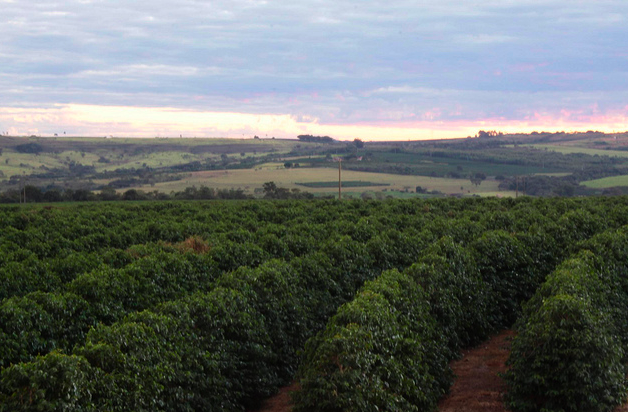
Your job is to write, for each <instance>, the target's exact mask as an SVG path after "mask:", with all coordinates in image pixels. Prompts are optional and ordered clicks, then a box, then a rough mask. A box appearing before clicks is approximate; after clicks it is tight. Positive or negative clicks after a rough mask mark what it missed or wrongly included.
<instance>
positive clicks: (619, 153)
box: [526, 144, 628, 157]
mask: <svg viewBox="0 0 628 412" xmlns="http://www.w3.org/2000/svg"><path fill="white" fill-rule="evenodd" d="M526 146H529V147H535V148H537V149H543V150H553V151H555V152H559V153H564V154H573V153H583V154H588V155H591V156H616V157H628V151H625V150H604V149H591V148H588V147H581V146H572V145H566V144H561V145H554V144H531V145H526Z"/></svg>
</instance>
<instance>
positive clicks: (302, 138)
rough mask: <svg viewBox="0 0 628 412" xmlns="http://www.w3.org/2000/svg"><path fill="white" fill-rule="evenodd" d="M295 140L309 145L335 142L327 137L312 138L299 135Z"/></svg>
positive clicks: (311, 136)
mask: <svg viewBox="0 0 628 412" xmlns="http://www.w3.org/2000/svg"><path fill="white" fill-rule="evenodd" d="M297 139H299V140H300V141H302V142H311V143H333V142H335V140H334V139H332V138H331V137H329V136H313V135H311V134H300V135H298V136H297Z"/></svg>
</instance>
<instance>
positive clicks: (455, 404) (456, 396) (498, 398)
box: [438, 330, 514, 412]
mask: <svg viewBox="0 0 628 412" xmlns="http://www.w3.org/2000/svg"><path fill="white" fill-rule="evenodd" d="M513 336H514V332H513V331H510V330H505V331H502V332H501V333H499V334H497V335H495V336H493V337H492V338H491V339H489V340H488V341H486V342H484V343H482V344H480V345H479V346H477V347H475V348H472V349H467V350H465V351H463V353H462V358H460V359H459V360H456V361H454V362H452V364H451V368H452V369H453V371H454V373H455V374H456V380H455V382H454V384H453V386H452V387H451V390H450V391H449V395H447V397H445V398H444V399H443V400H441V401H440V403H439V404H438V410H439V411H440V412H463V411H464V412H476V411H477V412H480V411H482V412H506V408H505V407H504V403H503V401H502V394H503V393H504V390H505V386H504V383H503V381H502V379H501V378H500V377H499V375H498V374H499V373H500V372H505V371H506V359H508V354H509V353H510V341H511V339H512V337H513Z"/></svg>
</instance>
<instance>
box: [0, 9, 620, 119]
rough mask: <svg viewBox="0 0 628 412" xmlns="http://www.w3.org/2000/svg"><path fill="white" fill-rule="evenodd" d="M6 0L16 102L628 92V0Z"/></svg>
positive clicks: (344, 110)
mask: <svg viewBox="0 0 628 412" xmlns="http://www.w3.org/2000/svg"><path fill="white" fill-rule="evenodd" d="M0 2H1V3H2V4H3V7H2V14H1V15H0V38H2V39H3V40H2V42H0V57H1V58H2V60H3V61H2V65H1V66H0V96H1V99H0V101H1V103H0V106H6V107H11V106H12V107H18V106H29V107H30V106H32V105H38V104H39V105H42V107H43V106H50V105H54V104H56V103H63V104H67V103H75V104H90V105H97V104H103V105H113V106H133V105H135V106H147V105H153V106H167V107H179V108H181V109H185V110H188V109H194V110H205V111H226V112H240V113H250V114H268V113H275V114H282V115H283V114H286V115H292V116H297V117H298V116H301V118H308V117H309V118H315V119H319V121H320V122H321V123H322V124H323V123H331V122H336V123H343V124H348V123H350V122H364V121H370V122H373V123H376V122H380V121H381V122H389V123H394V122H399V121H408V120H409V119H413V118H416V117H421V116H423V117H424V118H427V117H429V118H432V119H434V120H435V121H436V120H441V121H448V120H451V119H458V120H459V119H464V120H468V121H472V120H473V119H478V118H482V117H491V116H498V117H499V116H502V117H505V118H509V119H511V118H512V119H515V118H523V117H525V116H529V115H531V114H532V113H534V112H535V111H539V110H540V111H544V110H545V111H548V112H550V113H555V112H556V110H559V107H562V108H565V109H569V110H575V109H577V108H578V107H590V106H591V105H592V104H593V103H596V102H597V103H599V107H600V109H599V110H600V111H602V112H604V111H611V110H616V109H617V108H621V107H624V106H625V104H626V102H625V97H624V96H626V93H628V74H627V70H626V67H628V66H627V65H626V63H627V61H626V55H625V47H624V45H625V39H626V38H628V25H626V24H625V16H626V15H628V3H626V2H625V1H623V0H600V1H595V2H593V1H585V0H575V1H568V0H478V1H474V2H460V1H458V0H456V1H454V0H427V1H422V2H416V1H414V0H399V1H396V2H394V3H391V2H389V1H368V2H356V1H353V0H352V1H349V0H336V1H331V0H303V1H299V2H277V1H276V2H271V1H254V0H214V1H211V2H199V1H196V0H180V1H174V0H152V1H148V0H138V1H133V2H128V1H122V0H108V1H81V0H72V1H65V2H57V1H51V0H42V1H40V0H37V1H35V0H24V1H20V2H14V1H13V2H12V1H7V0H0ZM435 109H438V110H435ZM583 110H585V109H583Z"/></svg>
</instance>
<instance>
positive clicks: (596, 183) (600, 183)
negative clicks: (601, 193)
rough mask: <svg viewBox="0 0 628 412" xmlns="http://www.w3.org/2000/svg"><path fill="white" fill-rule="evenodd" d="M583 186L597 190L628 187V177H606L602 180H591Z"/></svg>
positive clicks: (583, 183)
mask: <svg viewBox="0 0 628 412" xmlns="http://www.w3.org/2000/svg"><path fill="white" fill-rule="evenodd" d="M581 184H582V185H583V186H586V187H592V188H595V189H605V188H607V187H615V186H628V175H622V176H611V177H604V178H602V179H595V180H589V181H586V182H582V183H581Z"/></svg>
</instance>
